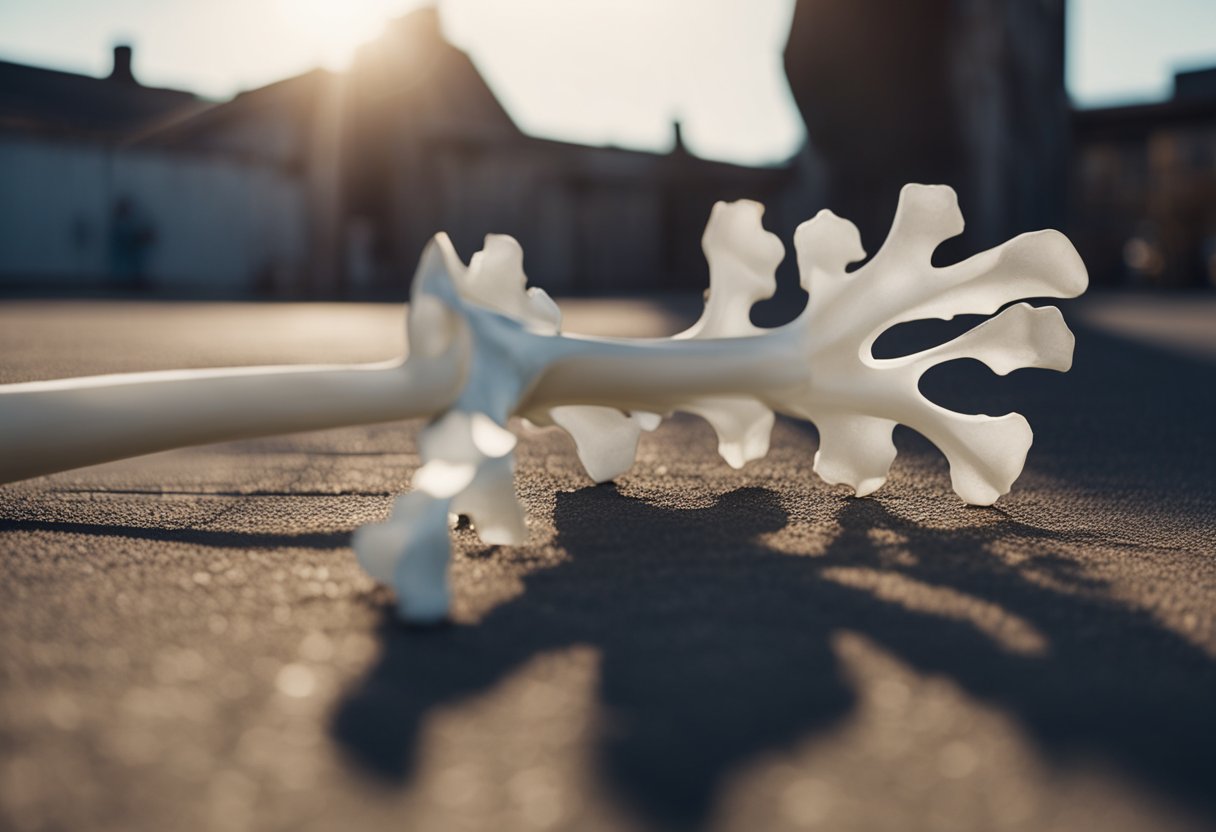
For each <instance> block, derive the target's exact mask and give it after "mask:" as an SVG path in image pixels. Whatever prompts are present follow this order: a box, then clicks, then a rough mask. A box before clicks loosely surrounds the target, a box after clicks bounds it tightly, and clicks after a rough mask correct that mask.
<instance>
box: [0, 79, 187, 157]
mask: <svg viewBox="0 0 1216 832" xmlns="http://www.w3.org/2000/svg"><path fill="white" fill-rule="evenodd" d="M202 106H205V104H204V102H202V101H200V100H199V99H198V98H197V97H196V96H195V95H194V94H192V93H189V92H184V91H182V90H171V89H157V88H154V87H144V86H141V85H139V84H137V83H134V82H131V81H124V80H120V79H110V78H94V77H92V76H89V75H77V74H75V73H72V72H63V71H60V70H56V69H43V68H41V67H34V66H27V65H24V64H17V63H11V62H8V61H0V129H8V130H14V129H15V130H29V131H34V132H43V133H48V132H49V133H70V134H85V135H89V136H93V137H114V138H120V137H122V136H124V135H126V134H127V133H129V132H131V131H134V130H137V129H139V128H140V127H142V126H144V125H146V124H149V123H151V122H153V121H156V120H158V119H163V118H165V117H167V116H168V115H170V114H173V113H179V112H186V111H189V110H192V109H195V108H199V107H202Z"/></svg>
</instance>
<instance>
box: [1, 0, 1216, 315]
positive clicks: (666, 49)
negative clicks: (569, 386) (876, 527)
mask: <svg viewBox="0 0 1216 832" xmlns="http://www.w3.org/2000/svg"><path fill="white" fill-rule="evenodd" d="M909 181H919V182H929V183H947V184H950V185H952V186H954V187H955V189H957V191H958V192H959V196H960V200H961V204H962V209H963V213H964V215H965V217H966V218H967V223H968V225H967V231H966V233H965V234H964V235H963V237H961V238H960V239H958V240H956V241H951V242H950V243H949V244H947V246H946V247H944V250H943V251H942V252H941V253H940V255H939V258H940V259H941V260H947V259H954V258H957V257H962V256H965V255H967V254H970V253H973V252H975V251H977V250H979V249H981V248H985V247H988V246H991V245H994V244H997V243H999V242H1001V241H1003V240H1005V239H1007V238H1009V237H1011V236H1014V235H1015V234H1018V233H1020V232H1023V231H1028V230H1032V229H1036V228H1042V227H1057V228H1062V229H1064V230H1065V231H1066V232H1067V233H1068V234H1069V235H1070V236H1071V237H1072V238H1073V240H1074V241H1075V243H1076V244H1077V246H1078V248H1079V249H1080V250H1081V252H1082V255H1083V257H1084V258H1085V260H1086V262H1087V263H1088V264H1089V266H1090V269H1091V273H1092V278H1093V281H1094V284H1095V285H1096V286H1108V287H1140V288H1148V287H1152V288H1154V289H1160V290H1181V289H1191V290H1200V289H1203V290H1207V291H1211V290H1212V289H1213V287H1214V286H1216V3H1211V2H1210V0H1159V1H1158V2H1154V3H1152V4H1148V3H1143V2H1138V0H1067V1H1066V0H917V2H907V3H890V2H885V0H797V1H796V2H795V0H768V2H746V3H745V2H731V0H705V1H704V2H695V0H668V2H664V3H655V2H647V0H616V2H602V1H601V0H587V1H586V2H577V3H575V2H569V1H568V0H565V1H564V2H562V1H560V0H516V1H515V2H493V1H492V0H444V1H443V2H440V3H438V4H420V3H418V2H412V1H411V0H243V1H242V2H236V0H216V1H215V2H210V3H205V4H204V3H198V2H188V1H187V0H116V2H107V3H105V4H99V3H94V2H90V1H89V0H43V2H11V1H10V2H7V3H4V4H2V5H0V294H3V295H8V296H18V295H23V296H31V295H33V296H98V295H102V296H105V295H130V294H134V293H138V294H147V295H150V296H156V297H229V298H244V297H259V296H260V297H272V298H291V299H296V298H329V299H334V298H387V297H402V296H404V294H405V292H406V290H407V288H408V283H409V279H410V275H411V274H412V271H413V267H414V264H415V262H416V260H417V257H418V255H419V253H420V252H421V250H422V247H423V245H424V243H425V241H426V240H427V238H429V237H430V236H431V235H432V234H434V233H435V232H437V231H440V230H446V231H448V232H449V233H450V234H451V235H452V237H453V239H454V240H455V242H456V245H457V247H458V249H459V250H460V251H461V253H462V254H463V255H464V256H465V257H466V258H467V257H468V256H469V255H470V254H471V253H472V252H473V251H474V250H476V249H477V248H479V247H480V240H481V238H482V236H483V235H484V234H485V233H487V232H502V233H509V234H512V235H514V236H516V237H517V238H519V240H520V241H521V242H522V243H523V246H524V251H525V253H526V258H527V259H526V266H527V268H528V271H529V274H530V277H531V280H532V282H533V283H534V284H537V285H540V286H543V287H545V288H546V289H547V290H549V291H550V292H552V293H554V294H558V295H602V294H614V293H620V294H635V295H636V294H645V293H666V292H677V291H683V290H690V289H700V288H701V287H703V286H704V285H705V284H706V276H705V272H706V269H705V266H704V263H703V260H702V256H701V252H700V247H699V239H700V232H701V229H702V227H703V225H704V223H705V220H706V219H707V217H708V215H709V209H710V206H711V205H712V203H713V202H714V201H715V200H717V199H736V198H741V197H749V198H753V199H757V200H760V201H762V202H764V203H766V204H767V205H768V206H769V211H768V214H767V216H766V223H767V224H768V225H769V227H770V228H771V229H773V230H774V231H776V232H778V233H779V234H781V235H782V236H783V239H785V240H786V241H787V247H788V241H789V240H790V235H791V234H792V231H793V228H794V227H795V226H796V225H797V223H798V222H800V221H802V220H804V219H806V218H809V217H810V216H812V215H813V214H814V213H815V212H816V211H818V210H819V209H820V208H823V207H831V208H832V209H833V210H835V211H836V212H837V213H839V214H841V215H843V216H846V217H848V218H850V219H852V220H853V221H854V222H856V223H857V224H858V225H859V226H860V228H861V230H862V235H863V240H864V241H865V242H866V245H867V248H868V249H869V250H870V251H871V252H872V251H874V250H876V249H877V247H878V245H879V243H880V242H881V240H882V237H883V235H884V234H885V231H886V228H887V226H888V224H889V222H890V219H891V216H892V215H893V212H894V208H895V203H896V197H897V194H898V190H899V187H900V186H901V185H902V184H903V183H904V182H909ZM790 260H792V258H788V259H787V263H786V264H785V266H784V267H783V268H785V269H790V268H792V263H791V262H789V261H790ZM782 280H783V285H785V286H795V285H796V282H795V281H794V279H793V277H792V274H788V273H786V274H783V275H782ZM792 294H793V292H790V293H788V294H787V293H785V292H784V290H783V294H782V297H792ZM791 303H793V301H791Z"/></svg>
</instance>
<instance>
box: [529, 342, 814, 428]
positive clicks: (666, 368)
mask: <svg viewBox="0 0 1216 832" xmlns="http://www.w3.org/2000/svg"><path fill="white" fill-rule="evenodd" d="M562 340H563V342H564V344H563V346H564V349H565V355H564V357H561V358H558V359H557V360H555V361H554V362H553V363H552V364H551V365H550V366H549V367H548V369H546V371H545V372H544V374H543V375H542V376H541V377H540V379H538V381H537V383H536V385H535V386H534V387H533V389H532V391H531V393H530V394H529V396H528V399H527V403H526V406H525V407H524V408H522V409H523V410H533V409H540V408H550V407H557V406H560V405H572V404H577V405H602V406H605V407H616V408H620V409H622V410H652V411H656V412H660V413H661V412H664V411H665V410H668V409H671V408H674V407H677V406H679V405H681V404H686V403H688V402H690V401H693V400H696V399H700V398H705V397H710V396H748V395H750V396H755V397H757V398H759V399H766V398H767V397H768V396H769V395H770V394H772V393H774V392H777V391H780V390H782V389H784V388H786V387H788V386H790V385H794V384H799V383H805V381H806V368H805V359H804V358H803V357H802V355H801V353H800V352H799V345H798V342H797V340H796V337H795V333H794V332H793V331H791V330H787V329H785V328H782V329H781V330H773V331H772V333H770V334H767V335H764V336H758V337H750V338H717V339H707V340H703V341H698V340H682V341H671V340H666V341H661V342H660V341H640V340H639V341H636V342H628V341H622V340H615V339H579V338H570V337H566V338H563V339H562Z"/></svg>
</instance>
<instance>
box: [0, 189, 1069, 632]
mask: <svg viewBox="0 0 1216 832" xmlns="http://www.w3.org/2000/svg"><path fill="white" fill-rule="evenodd" d="M763 212H764V208H763V206H761V205H760V204H758V203H755V202H750V201H740V202H733V203H723V202H719V203H718V204H717V205H715V206H714V209H713V212H712V214H711V215H710V219H709V223H708V225H707V227H706V229H705V234H704V236H703V238H702V247H703V249H704V252H705V256H706V259H707V261H708V263H709V278H710V291H709V293H708V297H707V299H706V303H705V309H704V312H703V313H702V315H701V317H700V319H699V320H698V321H697V322H696V323H695V324H694V325H693V326H692V327H690V328H689V329H688V330H687V331H685V332H682V333H680V334H678V335H676V336H674V337H672V338H656V339H621V338H589V337H581V336H576V335H570V334H567V333H563V332H562V331H561V313H560V311H559V309H558V307H557V305H556V304H555V303H554V302H553V301H552V300H551V299H550V298H549V296H548V295H547V294H545V292H543V291H542V290H540V289H537V288H529V287H528V286H527V278H526V276H525V274H524V271H523V252H522V250H521V249H520V246H519V244H518V243H516V241H515V240H513V239H512V238H510V237H506V236H501V235H490V236H488V237H487V238H486V241H485V247H484V248H483V249H482V250H481V251H479V252H478V253H477V254H475V255H474V256H473V258H472V259H471V261H470V262H469V263H468V264H467V265H466V264H465V263H464V262H462V261H461V260H460V258H459V257H458V255H457V254H456V252H455V250H454V248H453V247H452V244H451V242H450V241H449V240H448V238H447V236H446V235H444V234H438V235H436V236H435V237H434V238H433V239H432V241H431V242H430V243H429V244H428V246H427V248H426V250H425V251H424V252H423V255H422V260H421V262H420V264H419V267H418V272H417V275H416V277H415V279H414V284H413V289H412V297H411V303H410V306H409V310H408V343H409V353H408V356H407V357H406V358H405V359H403V360H401V361H397V362H391V363H387V364H372V365H334V366H323V365H314V366H292V367H257V368H235V369H219V370H186V371H175V372H160V373H136V374H126V375H113V376H96V377H89V378H82V379H64V380H56V381H46V382H32V383H27V384H12V385H5V386H0V481H11V480H16V479H22V478H26V477H32V476H39V475H42V474H47V473H52V472H54V471H60V470H65V469H68V468H73V467H78V466H81V465H90V464H94V463H97V462H104V461H107V460H111V459H118V458H122V457H126V456H133V455H138V454H144V453H150V452H153V451H160V450H165V449H168V448H172V447H179V446H184V445H191V444H200V443H204V442H214V441H220V440H230V439H239V438H247V437H253V436H264V435H269V434H275V433H284V432H290V431H299V430H314V429H319V428H326V427H336V426H341V425H352V424H360V423H370V422H382V421H390V420H396V419H407V418H414V417H428V418H429V422H428V423H427V425H426V426H425V427H424V428H423V429H422V432H421V434H420V435H419V440H418V441H419V449H420V452H421V456H422V461H423V464H422V466H421V467H420V468H418V470H417V471H416V472H415V473H414V475H413V479H412V488H411V490H410V491H409V492H408V493H406V494H404V495H403V496H401V497H399V498H398V499H397V500H396V502H395V503H394V505H393V508H392V512H391V515H390V516H389V517H388V518H387V520H385V521H384V522H382V523H375V524H371V525H368V526H364V527H363V528H361V529H359V530H357V531H356V532H355V535H354V549H355V553H356V556H357V557H358V560H359V563H360V564H362V566H363V568H364V569H366V570H367V572H368V573H369V574H370V575H372V576H373V577H374V578H376V579H377V580H379V581H382V582H384V583H387V584H391V585H392V586H393V588H394V589H395V591H396V595H397V605H398V610H399V612H400V614H401V616H402V617H403V618H404V619H406V620H409V621H414V622H430V621H436V620H439V619H442V618H443V617H445V616H446V615H447V612H448V608H449V604H450V589H449V584H448V562H449V559H450V554H451V542H450V536H449V534H450V532H449V524H450V519H451V518H452V517H457V516H462V515H463V516H466V517H468V518H469V520H470V522H471V524H472V526H473V528H474V529H475V530H476V531H477V533H478V535H479V536H480V538H481V539H482V541H484V542H486V543H489V544H507V545H511V544H519V543H522V542H523V541H524V539H525V538H526V535H527V526H526V524H525V518H524V510H523V506H522V505H521V503H520V502H519V500H518V498H517V497H516V492H515V482H514V477H515V471H514V468H515V465H514V458H513V453H512V452H513V449H514V447H515V444H516V437H515V435H514V434H513V433H512V432H511V431H510V430H509V429H508V422H509V420H510V418H511V417H512V416H518V417H522V418H524V419H526V420H527V421H529V422H531V423H533V424H536V425H542V426H550V425H551V426H556V427H558V428H561V429H562V430H564V431H566V432H567V433H568V434H570V436H571V437H572V439H573V441H574V443H575V446H576V448H577V450H578V456H579V459H580V460H581V462H582V464H583V466H584V467H585V468H586V471H587V473H588V474H589V475H590V476H591V478H592V479H594V480H596V481H597V482H602V481H605V480H610V479H612V478H613V477H616V476H618V475H619V474H621V473H623V472H624V471H626V470H627V469H628V468H629V467H630V466H631V465H632V463H633V460H634V455H635V452H636V449H637V444H638V438H639V436H640V434H641V432H642V431H646V430H653V429H654V428H656V427H657V426H658V425H659V423H660V421H661V420H662V419H663V418H664V417H665V416H667V415H669V414H671V413H673V412H675V411H683V412H687V413H693V414H696V415H698V416H701V417H702V418H704V419H705V420H706V421H707V422H709V424H710V425H711V426H712V427H713V429H714V431H715V432H716V434H717V437H718V450H719V452H720V453H721V455H722V457H723V459H724V460H725V461H726V462H727V463H728V464H730V465H732V466H734V467H740V466H742V465H743V464H745V463H746V462H748V461H750V460H754V459H758V458H760V457H763V456H764V455H765V454H766V453H767V451H768V445H769V434H770V431H771V429H772V426H773V421H774V414H775V413H782V414H785V415H787V416H790V417H794V418H797V419H806V420H809V421H811V422H813V423H814V424H815V425H816V427H817V428H818V431H819V436H820V445H819V450H818V452H817V453H816V454H815V459H814V470H815V472H816V473H817V474H818V475H819V476H820V477H821V478H823V479H824V480H826V481H827V482H829V483H843V484H846V485H849V486H851V487H852V488H853V489H854V490H855V491H856V493H857V494H858V495H865V494H869V493H872V492H873V491H875V490H876V489H877V488H879V487H880V486H882V484H883V483H884V482H885V481H886V478H887V472H888V470H889V468H890V466H891V463H892V462H893V461H894V458H895V453H896V451H895V445H894V443H893V442H892V431H893V430H894V428H895V425H896V424H904V425H908V426H909V427H912V428H913V429H915V430H917V431H918V432H920V433H921V434H923V435H924V436H925V437H927V438H928V439H929V440H930V441H931V442H933V443H934V444H935V445H936V446H937V447H938V448H939V449H941V451H942V452H943V453H944V454H945V456H946V459H947V460H948V462H949V465H950V477H951V482H952V485H953V487H954V490H955V492H956V493H958V495H959V496H960V497H962V499H963V500H965V501H966V502H968V503H972V504H976V505H989V504H991V503H992V502H994V501H995V500H996V499H997V498H998V497H1000V496H1001V495H1002V494H1005V493H1007V492H1008V491H1009V489H1010V487H1011V486H1012V484H1013V482H1014V481H1015V480H1016V479H1017V477H1018V475H1019V474H1020V473H1021V471H1022V467H1023V465H1024V464H1025V460H1026V454H1027V452H1028V451H1029V448H1030V444H1031V441H1032V434H1031V430H1030V426H1029V424H1028V423H1027V422H1026V419H1025V418H1023V417H1022V416H1021V415H1019V414H1017V413H1010V414H1007V415H1004V416H996V417H994V416H983V415H969V414H962V413H956V412H953V411H951V410H947V409H945V408H943V407H940V406H938V405H936V404H934V403H933V402H931V401H929V400H928V399H926V398H925V397H924V396H923V395H922V394H921V393H920V391H919V389H918V381H919V379H920V377H921V376H922V375H923V374H924V373H925V372H926V371H927V370H928V369H930V368H931V367H933V366H935V365H937V364H940V363H942V362H945V361H951V360H954V359H959V358H974V359H977V360H979V361H982V362H983V363H985V364H986V365H988V367H990V368H991V369H992V370H993V371H995V372H996V373H999V374H1002V375H1003V374H1006V373H1008V372H1010V371H1012V370H1015V369H1018V368H1022V367H1042V368H1048V369H1054V370H1061V371H1064V370H1067V369H1069V367H1070V366H1071V362H1072V351H1073V336H1072V333H1071V332H1070V331H1069V329H1068V327H1067V326H1066V325H1065V323H1064V319H1063V317H1062V316H1061V315H1060V312H1059V310H1058V309H1056V308H1055V307H1050V306H1048V307H1034V306H1031V305H1029V304H1026V303H1013V305H1008V306H1007V304H1010V303H1011V302H1013V301H1018V300H1021V299H1024V298H1069V297H1075V296H1077V295H1079V294H1081V293H1082V292H1083V291H1084V290H1085V287H1086V285H1087V276H1086V271H1085V267H1084V265H1083V264H1082V262H1081V260H1080V258H1079V257H1078V255H1077V253H1076V251H1075V249H1074V248H1073V247H1072V245H1071V243H1069V241H1068V240H1067V239H1066V238H1065V237H1064V236H1063V235H1062V234H1060V233H1059V232H1057V231H1051V230H1047V231H1036V232H1032V233H1028V234H1023V235H1020V236H1018V237H1016V238H1014V239H1012V240H1010V241H1008V242H1006V243H1004V244H1002V245H1000V246H997V247H996V248H993V249H990V250H988V251H984V252H981V253H979V254H977V255H974V256H973V257H970V258H968V259H966V260H963V261H961V262H959V263H956V264H953V265H949V266H943V267H937V266H934V265H932V263H931V257H932V254H933V251H934V249H935V248H936V247H937V246H938V245H939V244H940V243H941V242H942V241H944V240H946V239H949V238H950V237H953V236H955V235H957V234H959V233H960V232H961V231H962V229H963V218H962V214H961V213H960V212H959V208H958V202H957V198H956V196H955V193H954V191H953V190H951V189H950V188H948V187H945V186H940V185H937V186H926V185H907V186H905V187H904V189H903V190H902V192H901V193H900V199H899V206H898V209H897V211H896V214H895V219H894V222H893V224H892V227H891V230H890V232H889V234H888V236H887V239H886V241H885V242H884V244H883V245H882V247H881V248H880V249H879V251H878V253H877V254H875V255H874V256H873V257H872V258H871V259H870V260H868V261H867V262H865V263H864V264H863V265H861V266H860V267H858V268H856V269H854V270H852V271H850V270H849V266H850V265H851V264H854V263H858V262H860V261H862V260H863V259H864V258H865V256H866V255H865V251H864V250H863V248H862V246H861V240H860V236H859V234H858V231H857V228H856V226H854V225H853V224H852V223H851V222H849V221H848V220H845V219H842V218H840V217H838V216H836V215H835V214H833V213H832V212H831V211H827V210H824V211H820V212H819V213H818V214H817V215H816V216H815V217H814V218H812V219H810V220H808V221H806V222H804V223H803V224H802V225H800V226H799V227H798V229H797V230H796V232H795V235H794V248H795V250H796V253H797V261H798V270H799V273H800V280H801V283H802V286H803V288H804V289H806V291H807V292H808V294H809V297H810V299H809V302H808V304H807V307H806V309H805V310H804V311H803V312H802V313H801V314H800V315H799V316H798V318H797V319H796V320H794V321H793V322H791V323H789V324H787V325H785V326H782V327H777V328H772V329H761V328H757V327H755V326H753V325H752V323H751V321H750V318H749V312H750V309H751V307H752V305H753V304H755V303H756V302H757V301H759V300H762V299H764V298H767V297H770V296H771V295H772V294H773V293H774V291H775V290H776V280H775V272H776V268H777V265H778V264H779V263H780V262H781V260H782V259H783V257H784V246H783V245H782V243H781V240H780V239H778V238H777V237H776V235H774V234H772V233H770V232H768V231H766V230H764V227H763V225H762V223H761V219H762V215H763ZM998 310H1000V312H999V314H995V315H994V316H993V317H990V318H988V319H987V320H986V321H984V322H983V323H981V324H980V325H978V326H976V327H974V328H973V329H971V330H969V331H968V332H965V333H963V334H962V335H960V336H958V337H957V338H954V339H953V340H951V341H948V342H947V343H944V344H941V345H939V346H936V347H933V348H931V349H927V350H924V351H922V352H918V353H915V354H912V355H907V356H903V357H900V358H890V359H878V358H875V357H874V356H873V353H872V349H871V348H872V346H873V344H874V342H875V341H876V340H877V339H878V337H879V336H880V335H881V334H882V333H883V332H885V331H886V330H887V329H889V328H891V327H893V326H895V325H897V324H900V323H904V322H907V321H913V320H919V319H925V318H946V319H948V318H952V317H954V316H955V315H960V314H979V315H993V313H996V312H998Z"/></svg>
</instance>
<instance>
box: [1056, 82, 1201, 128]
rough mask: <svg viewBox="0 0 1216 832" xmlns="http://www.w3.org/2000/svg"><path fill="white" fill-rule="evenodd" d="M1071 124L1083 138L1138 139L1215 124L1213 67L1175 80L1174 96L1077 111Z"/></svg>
mask: <svg viewBox="0 0 1216 832" xmlns="http://www.w3.org/2000/svg"><path fill="white" fill-rule="evenodd" d="M1073 123H1074V125H1075V126H1076V129H1077V132H1078V133H1079V134H1080V135H1081V136H1082V137H1085V138H1088V137H1103V138H1115V139H1118V138H1125V139H1139V138H1142V137H1143V136H1144V134H1145V133H1147V132H1148V131H1150V130H1154V129H1156V128H1158V127H1161V126H1164V125H1185V124H1212V123H1216V67H1212V68H1211V69H1205V70H1194V71H1188V72H1180V73H1178V74H1177V75H1175V76H1174V95H1173V97H1172V98H1170V99H1168V100H1166V101H1158V102H1155V103H1152V104H1128V105H1121V106H1117V107H1100V108H1094V109H1087V110H1076V111H1074V113H1073Z"/></svg>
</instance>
